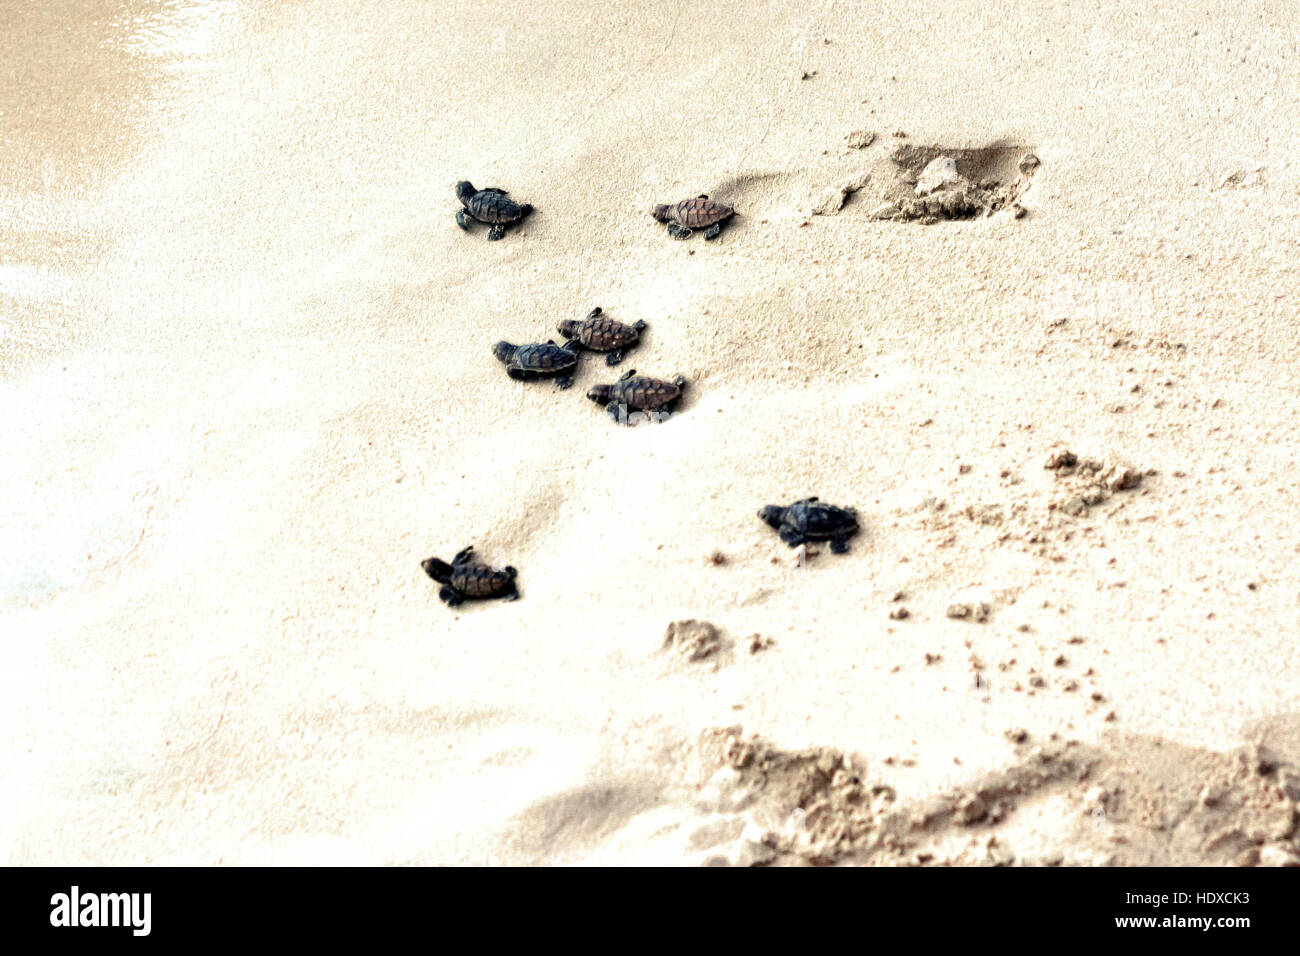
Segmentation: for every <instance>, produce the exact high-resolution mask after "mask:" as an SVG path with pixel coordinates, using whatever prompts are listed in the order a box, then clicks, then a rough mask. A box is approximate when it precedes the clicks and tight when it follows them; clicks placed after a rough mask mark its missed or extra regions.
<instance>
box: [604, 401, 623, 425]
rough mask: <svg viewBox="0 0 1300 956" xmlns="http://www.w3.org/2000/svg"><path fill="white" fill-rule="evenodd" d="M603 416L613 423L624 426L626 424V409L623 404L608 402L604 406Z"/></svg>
mask: <svg viewBox="0 0 1300 956" xmlns="http://www.w3.org/2000/svg"><path fill="white" fill-rule="evenodd" d="M605 414H607V415H608V416H609V417H610V418H612V419H614V421H616V422H618V423H619V424H620V425H626V424H627V423H628V421H627V420H628V407H627V405H626V404H625V403H623V402H610V403H609V404H608V405H606V406H605Z"/></svg>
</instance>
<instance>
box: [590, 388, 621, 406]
mask: <svg viewBox="0 0 1300 956" xmlns="http://www.w3.org/2000/svg"><path fill="white" fill-rule="evenodd" d="M613 389H614V386H612V385H593V386H591V391H589V392H588V393H587V397H588V398H589V399H591V400H592V401H593V402H599V403H600V404H602V405H605V404H608V402H609V393H610V392H611V391H613Z"/></svg>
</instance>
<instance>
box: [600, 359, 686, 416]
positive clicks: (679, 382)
mask: <svg viewBox="0 0 1300 956" xmlns="http://www.w3.org/2000/svg"><path fill="white" fill-rule="evenodd" d="M685 386H686V379H685V378H684V377H682V376H681V375H678V376H677V377H676V378H674V379H673V380H672V381H671V382H666V381H664V380H663V379H661V378H650V377H649V376H646V375H637V374H636V369H629V370H628V371H626V372H624V373H623V375H622V377H621V378H620V379H619V380H618V381H617V382H615V383H614V384H613V385H594V386H592V389H591V391H589V392H587V397H588V398H589V399H591V400H592V401H593V402H598V403H599V404H601V405H604V406H605V410H606V411H607V412H609V417H610V418H612V419H614V421H616V422H618V423H619V424H621V425H627V424H628V423H629V422H628V416H629V415H630V414H631V413H632V412H634V411H645V412H652V413H653V412H659V410H660V409H667V408H668V406H669V405H671V404H672V403H673V402H675V401H677V399H678V398H679V397H681V394H682V389H683V388H684V387H685ZM655 417H657V418H658V417H662V418H666V417H668V412H667V411H663V412H662V413H660V415H656V416H655Z"/></svg>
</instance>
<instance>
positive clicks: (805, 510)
mask: <svg viewBox="0 0 1300 956" xmlns="http://www.w3.org/2000/svg"><path fill="white" fill-rule="evenodd" d="M758 516H759V517H760V518H762V519H763V520H764V521H766V522H767V523H768V524H769V525H771V526H772V527H773V528H775V529H776V531H777V533H778V534H779V535H781V540H782V541H784V542H785V543H786V544H788V545H789V546H790V547H792V548H797V547H799V545H801V544H804V543H805V542H807V541H826V540H829V541H830V543H831V550H832V551H834V552H835V553H836V554H843V553H844V552H845V551H847V550H849V538H850V536H852V535H855V534H857V533H858V513H857V512H856V511H854V510H853V509H852V508H837V507H835V505H828V504H823V503H822V502H820V501H818V500H817V499H816V498H804V499H803V500H802V501H796V502H795V503H794V504H792V505H788V506H786V507H784V508H782V507H781V506H780V505H768V506H767V507H766V508H764V509H763V510H762V511H760V512H759V513H758Z"/></svg>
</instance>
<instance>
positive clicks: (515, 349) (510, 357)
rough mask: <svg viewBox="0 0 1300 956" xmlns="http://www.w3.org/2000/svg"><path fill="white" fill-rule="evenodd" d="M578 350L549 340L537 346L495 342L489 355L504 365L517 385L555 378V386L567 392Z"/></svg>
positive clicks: (570, 344) (572, 345)
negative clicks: (518, 382)
mask: <svg viewBox="0 0 1300 956" xmlns="http://www.w3.org/2000/svg"><path fill="white" fill-rule="evenodd" d="M581 351H582V350H581V348H580V347H579V346H577V345H575V344H574V343H572V342H566V343H565V344H564V345H556V344H555V343H554V342H552V341H551V340H550V339H547V340H546V341H545V342H543V343H540V344H537V345H511V344H510V343H509V342H498V343H497V344H496V345H494V346H492V354H493V355H495V356H496V357H497V359H498V360H499V361H501V362H504V363H505V366H506V374H507V375H509V376H510V377H511V378H513V379H515V380H517V381H520V382H531V381H533V380H534V379H538V378H546V377H551V376H554V377H555V384H556V385H558V386H559V387H560V388H568V387H569V386H570V385H572V384H573V367H574V366H575V365H577V364H578V354H579V353H580V352H581Z"/></svg>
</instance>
